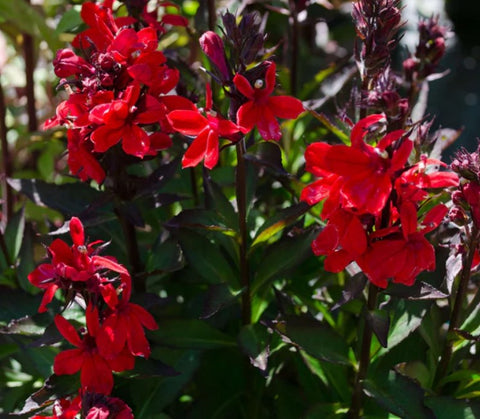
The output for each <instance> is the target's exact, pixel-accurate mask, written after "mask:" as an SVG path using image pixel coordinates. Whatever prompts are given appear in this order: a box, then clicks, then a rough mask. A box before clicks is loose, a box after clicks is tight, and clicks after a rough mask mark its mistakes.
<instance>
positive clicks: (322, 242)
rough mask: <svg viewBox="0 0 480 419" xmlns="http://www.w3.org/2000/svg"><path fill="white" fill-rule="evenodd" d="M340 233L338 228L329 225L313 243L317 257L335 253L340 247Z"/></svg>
mask: <svg viewBox="0 0 480 419" xmlns="http://www.w3.org/2000/svg"><path fill="white" fill-rule="evenodd" d="M338 239H339V237H338V231H337V229H336V227H335V226H334V225H333V224H331V223H328V224H327V225H326V226H325V228H324V229H323V230H322V231H321V232H320V234H319V235H318V236H317V238H316V239H315V240H314V241H313V242H312V250H313V253H314V254H315V255H316V256H320V255H326V254H328V253H331V252H333V251H334V250H335V249H336V248H337V246H338Z"/></svg>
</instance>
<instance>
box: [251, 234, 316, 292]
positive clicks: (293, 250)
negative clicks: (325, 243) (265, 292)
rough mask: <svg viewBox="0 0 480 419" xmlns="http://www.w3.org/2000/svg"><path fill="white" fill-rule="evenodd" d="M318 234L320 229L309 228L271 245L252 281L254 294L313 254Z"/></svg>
mask: <svg viewBox="0 0 480 419" xmlns="http://www.w3.org/2000/svg"><path fill="white" fill-rule="evenodd" d="M317 234H318V230H316V229H312V230H307V231H305V232H302V233H300V234H298V235H295V236H293V237H289V236H285V237H282V238H281V239H280V240H278V241H277V242H275V243H273V244H272V245H270V246H269V247H268V248H267V250H266V252H265V255H264V256H263V257H262V258H261V263H260V266H258V268H257V273H256V275H255V278H254V281H253V283H252V295H255V294H257V293H258V292H259V291H260V290H261V289H262V288H263V287H266V286H268V285H269V283H270V282H271V281H272V280H273V279H276V278H278V277H279V276H281V275H283V274H285V272H286V271H288V270H289V269H293V268H295V267H296V266H298V265H300V264H301V263H302V262H303V261H304V260H305V259H306V258H307V257H308V256H311V255H312V250H311V247H310V246H311V243H312V240H313V239H314V238H315V237H316V235H317Z"/></svg>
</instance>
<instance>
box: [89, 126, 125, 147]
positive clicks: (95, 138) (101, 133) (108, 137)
mask: <svg viewBox="0 0 480 419" xmlns="http://www.w3.org/2000/svg"><path fill="white" fill-rule="evenodd" d="M122 132H123V130H122V129H111V128H110V127H108V126H106V125H102V126H101V127H98V128H97V129H96V130H95V131H93V132H92V134H91V135H90V139H91V140H92V142H93V144H94V146H93V149H94V151H96V152H97V153H104V152H105V151H107V150H108V149H109V148H110V147H113V146H114V145H115V144H117V143H118V142H119V141H120V139H121V138H122Z"/></svg>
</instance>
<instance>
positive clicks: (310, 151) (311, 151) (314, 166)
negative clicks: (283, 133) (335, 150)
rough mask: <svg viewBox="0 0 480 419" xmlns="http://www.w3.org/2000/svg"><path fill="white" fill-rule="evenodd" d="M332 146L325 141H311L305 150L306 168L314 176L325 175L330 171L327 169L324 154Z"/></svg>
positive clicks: (325, 154)
mask: <svg viewBox="0 0 480 419" xmlns="http://www.w3.org/2000/svg"><path fill="white" fill-rule="evenodd" d="M330 148H332V146H331V145H330V144H327V143H313V144H310V145H309V146H308V147H307V149H306V150H305V162H306V170H307V171H308V172H310V173H312V174H314V175H315V176H321V177H324V176H327V175H328V174H330V171H329V170H327V162H326V156H327V153H328V151H329V150H330Z"/></svg>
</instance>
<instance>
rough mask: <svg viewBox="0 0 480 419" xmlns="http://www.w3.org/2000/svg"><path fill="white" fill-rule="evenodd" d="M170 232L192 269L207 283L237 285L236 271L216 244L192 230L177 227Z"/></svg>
mask: <svg viewBox="0 0 480 419" xmlns="http://www.w3.org/2000/svg"><path fill="white" fill-rule="evenodd" d="M172 233H173V234H174V236H175V237H176V238H177V239H178V241H179V243H180V246H181V247H182V250H183V254H184V256H185V258H186V259H187V261H188V263H189V264H190V266H191V267H192V269H194V270H196V271H197V273H198V274H199V275H200V276H202V277H203V278H204V279H205V280H206V281H207V282H208V283H210V284H217V283H221V282H227V283H229V284H232V285H233V286H236V285H238V284H237V283H238V273H236V272H235V271H234V270H233V268H232V267H231V266H230V264H229V263H228V262H227V260H226V259H225V257H224V255H223V254H222V252H221V251H220V249H219V247H218V246H216V245H215V244H213V243H212V242H210V241H209V240H208V239H207V238H206V237H204V236H202V235H201V234H198V233H196V232H194V231H190V230H186V229H178V230H174V231H173V232H172Z"/></svg>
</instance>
